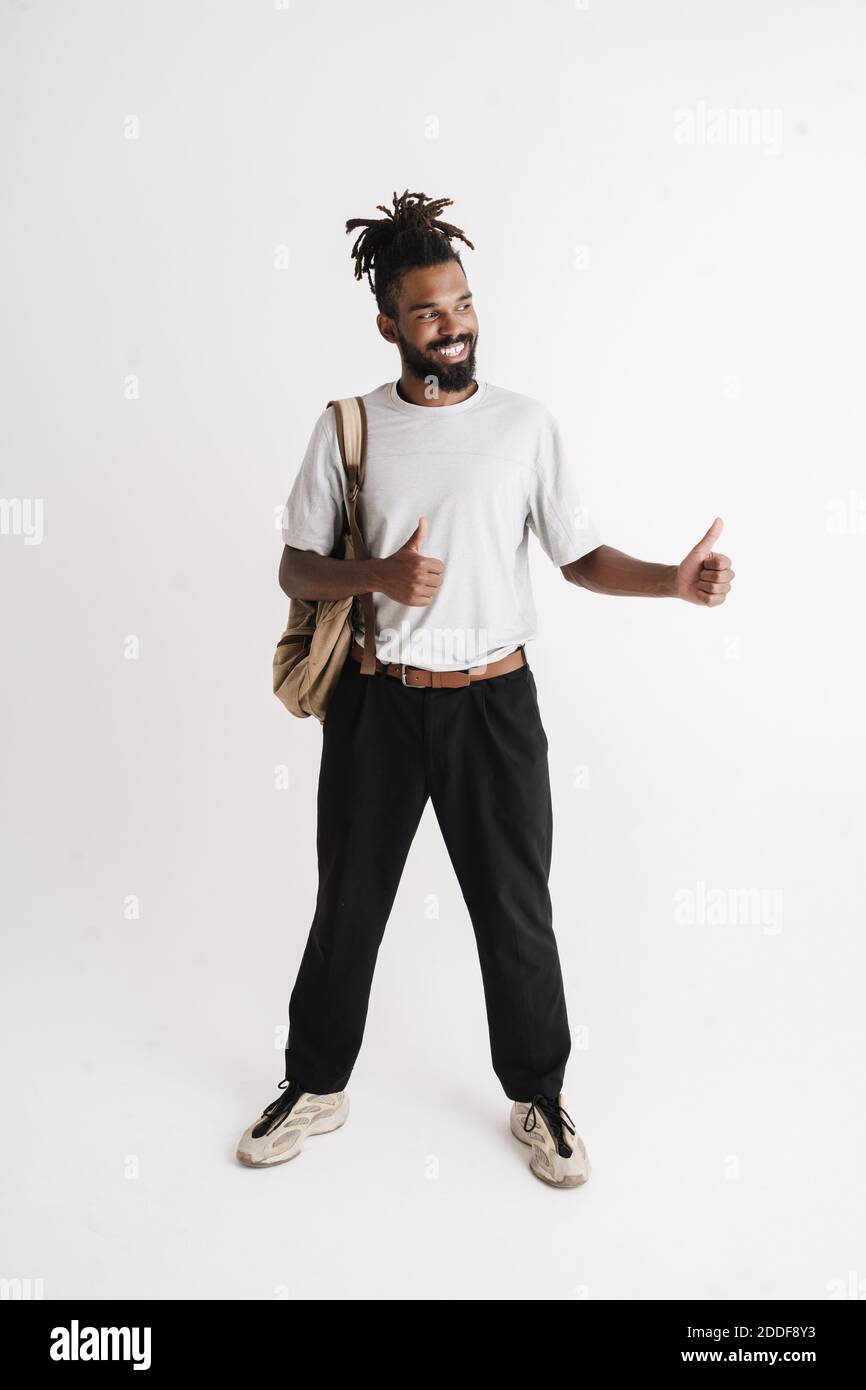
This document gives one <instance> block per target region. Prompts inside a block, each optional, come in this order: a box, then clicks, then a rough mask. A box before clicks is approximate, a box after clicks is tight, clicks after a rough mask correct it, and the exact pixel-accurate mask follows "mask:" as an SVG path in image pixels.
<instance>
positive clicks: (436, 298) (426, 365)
mask: <svg viewBox="0 0 866 1390" xmlns="http://www.w3.org/2000/svg"><path fill="white" fill-rule="evenodd" d="M376 322H377V323H378V325H379V332H380V333H381V334H382V336H383V337H384V338H386V339H387V340H388V342H389V343H397V344H399V347H400V355H401V357H402V359H403V363H404V365H405V367H406V370H407V371H409V372H411V374H412V375H413V376H415V377H417V378H418V380H419V381H427V380H428V379H429V378H430V377H434V378H435V379H436V381H437V382H438V387H439V390H440V391H463V390H465V389H466V387H467V386H471V385H472V382H473V381H474V380H475V345H476V343H477V341H478V318H477V315H476V313H475V310H474V308H473V306H472V296H471V294H470V291H469V286H468V285H467V283H466V276H465V275H464V274H463V271H462V270H461V268H460V266H459V265H458V264H457V262H456V261H444V262H443V263H442V265H433V266H427V267H425V268H419V269H417V270H409V271H407V272H406V274H405V275H404V276H403V282H402V285H401V287H400V295H399V300H398V315H397V319H396V321H395V320H394V319H392V318H389V317H388V316H387V315H385V314H379V316H378V317H377V319H376ZM443 348H444V349H449V350H447V351H444V352H443V351H441V349H443ZM455 349H456V351H455Z"/></svg>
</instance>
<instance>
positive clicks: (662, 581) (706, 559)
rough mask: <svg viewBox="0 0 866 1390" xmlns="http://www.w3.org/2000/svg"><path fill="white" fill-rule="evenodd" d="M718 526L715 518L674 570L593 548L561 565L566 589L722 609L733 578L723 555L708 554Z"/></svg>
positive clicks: (606, 547)
mask: <svg viewBox="0 0 866 1390" xmlns="http://www.w3.org/2000/svg"><path fill="white" fill-rule="evenodd" d="M723 524H724V523H723V522H722V519H721V517H718V516H717V517H716V519H715V521H714V522H713V524H712V526H711V527H710V529H709V531H707V533H706V535H705V536H703V537H702V538H701V539H700V540H699V541H698V543H697V545H696V546H694V547H693V548H692V549H691V550H690V551H689V553H688V555H686V557H685V559H683V560H681V561H680V563H679V564H678V565H656V564H652V563H651V562H650V561H648V560H636V559H635V558H634V556H632V555H625V554H624V553H623V552H622V551H621V550H614V549H613V548H612V546H609V545H599V546H596V548H595V550H590V551H589V552H588V553H587V554H586V555H583V556H581V558H580V559H579V560H572V561H571V563H570V564H567V565H561V566H560V568H561V570H562V573H563V575H564V576H565V578H566V579H567V580H568V582H569V583H570V584H577V585H579V586H580V588H582V589H589V590H591V591H592V592H593V593H595V594H618V595H622V596H624V597H629V598H641V597H646V598H682V599H685V600H686V601H687V602H688V603H700V604H703V606H704V607H705V608H715V607H717V606H718V605H719V604H720V603H724V601H725V599H726V598H727V596H728V592H729V590H730V587H731V582H732V580H733V578H734V571H733V570H732V569H731V562H730V560H729V558H728V556H727V555H722V554H721V553H720V552H719V551H718V550H714V549H713V545H714V544H715V542H716V540H717V539H718V537H719V536H720V535H721V532H722V526H723Z"/></svg>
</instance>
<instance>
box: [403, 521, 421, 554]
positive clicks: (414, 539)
mask: <svg viewBox="0 0 866 1390" xmlns="http://www.w3.org/2000/svg"><path fill="white" fill-rule="evenodd" d="M426 535H427V518H426V516H422V517H419V518H418V525H417V526H416V527H415V530H414V531H413V532H412V535H411V536H410V537H409V539H408V541H407V542H406V544H405V545H404V546H403V549H404V550H418V551H420V549H421V546H422V545H423V544H424V537H425V536H426Z"/></svg>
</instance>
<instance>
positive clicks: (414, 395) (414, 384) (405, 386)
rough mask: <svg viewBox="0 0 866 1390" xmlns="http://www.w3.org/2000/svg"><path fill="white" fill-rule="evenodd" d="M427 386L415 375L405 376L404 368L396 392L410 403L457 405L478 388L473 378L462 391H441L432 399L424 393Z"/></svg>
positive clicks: (472, 394)
mask: <svg viewBox="0 0 866 1390" xmlns="http://www.w3.org/2000/svg"><path fill="white" fill-rule="evenodd" d="M426 390H427V387H426V385H425V383H424V382H423V381H419V380H418V378H417V377H414V376H407V374H406V372H405V370H404V371H403V373H402V375H401V376H400V379H399V381H398V382H397V394H398V396H400V397H402V399H403V400H404V401H408V402H409V403H410V405H432V406H437V405H459V403H460V401H465V400H468V398H469V397H470V396H474V395H475V392H476V391H477V390H478V382H477V381H475V380H473V381H471V382H470V383H469V385H468V386H466V387H464V389H463V390H462V391H442V390H440V392H439V394H438V396H435V397H434V398H433V399H432V400H431V399H430V397H429V396H427V395H425V392H426Z"/></svg>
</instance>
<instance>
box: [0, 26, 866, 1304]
mask: <svg viewBox="0 0 866 1390" xmlns="http://www.w3.org/2000/svg"><path fill="white" fill-rule="evenodd" d="M864 39H866V14H864V11H863V8H862V6H859V5H857V4H856V3H848V4H846V3H841V4H837V5H835V6H834V7H833V8H832V10H828V9H827V8H826V7H825V6H822V5H821V4H819V3H817V0H810V3H804V0H799V3H796V2H795V3H791V2H790V0H788V2H787V3H781V0H765V3H762V4H759V5H758V6H755V5H754V4H747V3H745V0H737V2H736V3H732V4H729V5H725V6H718V5H713V4H708V3H696V4H691V5H683V4H678V3H673V0H663V3H660V4H657V5H653V6H646V5H642V4H640V3H638V0H628V3H626V2H625V0H623V2H622V3H618V4H616V3H603V0H590V3H587V4H572V3H566V2H565V0H561V2H560V0H556V2H555V3H554V0H541V2H539V0H536V2H535V3H532V4H528V3H527V4H515V3H501V2H500V0H497V3H492V0H483V2H480V3H472V4H457V3H453V2H452V0H442V2H441V3H439V4H438V5H436V6H435V7H433V8H432V9H431V7H429V6H426V5H421V4H419V3H397V0H369V3H366V4H365V5H363V6H354V5H350V4H348V3H312V2H310V3H285V4H283V3H278V4H276V5H275V4H274V3H272V2H271V3H268V2H267V0H261V2H260V3H252V0H251V2H250V3H242V2H241V0H236V2H235V3H230V0H222V2H221V3H211V4H208V5H207V6H202V5H199V4H194V3H188V2H186V3H168V0H159V3H153V4H148V5H145V6H142V5H135V4H130V3H127V2H126V0H122V2H121V3H117V0H111V2H109V0H93V2H92V3H84V2H83V0H82V2H81V3H69V4H61V3H56V2H55V3H37V0H11V2H10V3H8V4H7V5H6V6H5V7H4V9H3V11H2V15H0V41H2V78H3V80H2V83H0V102H2V122H3V130H4V141H3V177H2V186H3V198H4V203H5V205H6V207H5V216H4V224H5V234H4V254H3V257H2V262H0V273H2V278H3V292H4V293H3V297H4V301H5V312H4V315H3V317H4V326H5V332H4V336H3V360H2V374H3V384H4V392H3V395H4V406H3V423H2V489H0V493H2V499H3V502H2V518H3V533H2V536H0V565H2V592H3V595H4V603H3V639H4V640H3V663H4V665H3V680H2V685H0V698H2V709H3V715H4V721H3V726H4V729H5V730H6V749H5V754H4V759H3V789H4V795H3V824H2V832H3V833H2V845H3V875H2V882H3V915H4V954H5V960H6V967H7V968H6V969H5V970H4V997H3V1008H2V1018H3V1025H4V1033H5V1038H4V1047H5V1055H6V1058H7V1062H8V1063H9V1064H10V1065H9V1066H8V1067H7V1070H6V1088H5V1101H4V1117H5V1118H4V1126H5V1134H4V1142H3V1145H2V1153H3V1167H4V1170H5V1171H4V1174H3V1183H2V1190H3V1201H4V1206H5V1207H6V1208H7V1210H6V1212H5V1213H4V1220H3V1226H4V1230H5V1239H4V1253H3V1261H2V1264H3V1267H2V1269H0V1274H2V1275H3V1276H4V1277H5V1278H12V1279H15V1278H17V1279H28V1278H29V1279H33V1280H37V1281H41V1284H40V1285H39V1287H41V1289H42V1290H43V1296H44V1297H46V1298H59V1297H65V1296H73V1295H78V1296H86V1297H97V1298H103V1297H117V1296H119V1297H123V1298H136V1297H158V1298H196V1297H206V1298H217V1297H229V1298H271V1297H275V1296H277V1297H279V1296H285V1297H289V1298H302V1299H303V1298H311V1297H321V1298H355V1297H359V1296H364V1297H374V1298H388V1297H403V1298H429V1297H435V1298H472V1299H474V1298H508V1299H510V1298H532V1299H534V1298H553V1299H560V1298H591V1299H608V1298H615V1299H646V1298H679V1297H694V1298H715V1297H722V1298H734V1297H741V1298H753V1299H762V1298H768V1297H780V1298H807V1299H816V1298H817V1299H823V1298H830V1297H839V1296H847V1297H850V1296H857V1297H863V1296H864V1294H866V1249H864V1234H866V1222H864V1212H863V1205H862V1200H861V1177H862V1168H863V1158H864V1118H863V1107H862V1105H861V1104H860V1094H861V1090H862V1081H861V1078H862V1070H863V1060H864V1033H866V1026H864V1019H863V1012H862V1007H861V996H862V978H863V967H864V958H866V948H864V938H863V911H862V858H861V855H862V849H861V840H862V812H861V794H862V785H863V769H864V759H863V748H864V722H863V697H864V668H863V619H862V597H861V595H862V574H863V566H864V557H866V478H864V465H863V458H864V432H866V419H864V404H863V402H864V396H863V391H862V376H863V365H864V363H863V332H862V323H863V317H864V307H866V306H864V277H863V272H862V248H863V246H864V244H866V192H864V143H866V109H864V108H866V100H864V95H863V88H862V72H861V68H862V52H863V44H864ZM405 188H409V189H412V190H421V191H424V192H426V193H427V194H428V195H429V196H431V197H439V196H448V197H451V198H453V199H454V205H453V207H452V208H451V209H449V210H448V213H447V216H448V219H449V220H452V221H454V222H456V223H457V225H458V226H460V227H462V228H464V229H465V231H466V233H467V235H468V236H469V237H470V239H471V240H472V241H473V242H474V243H475V247H476V249H475V251H474V252H472V251H468V250H464V251H463V260H464V264H465V266H466V269H467V273H468V277H469V282H470V285H471V287H472V289H473V291H474V294H475V297H476V305H477V309H478V312H479V327H480V336H479V347H478V372H479V375H480V376H483V377H485V378H487V379H488V380H491V381H493V382H495V383H497V384H499V385H502V386H505V387H508V388H511V389H513V390H517V391H521V392H524V393H525V394H528V395H531V396H535V397H538V398H539V399H541V400H543V401H544V402H545V404H546V405H547V406H548V407H549V408H550V409H551V410H552V411H553V412H554V414H555V415H556V416H557V417H558V419H559V420H560V423H561V424H562V427H563V430H564V434H565V438H566V441H567V443H568V446H569V448H570V451H571V454H572V456H573V458H574V460H575V464H576V467H577V469H578V472H579V476H580V479H581V481H582V485H583V488H584V490H585V492H586V494H587V497H588V500H589V502H590V504H591V506H592V508H593V511H594V514H595V516H596V517H597V519H598V522H599V525H600V527H601V530H602V533H603V535H604V539H605V541H606V542H607V543H608V544H610V545H613V546H616V547H618V548H619V549H622V550H625V551H627V552H629V553H631V554H634V555H638V556H640V557H642V558H644V559H649V560H659V561H664V562H674V561H677V560H679V559H680V558H682V556H683V555H684V554H685V552H686V551H687V550H688V549H689V548H690V547H691V546H692V545H693V544H694V543H695V541H697V540H698V538H699V537H700V536H701V535H702V534H703V532H704V531H705V530H706V529H707V527H708V526H709V525H710V523H711V522H712V520H713V518H714V516H716V515H719V516H721V517H722V518H723V519H724V522H725V529H724V531H723V534H722V537H721V539H720V542H719V546H720V548H721V549H723V550H724V552H725V553H726V554H728V555H730V556H731V557H732V560H733V565H734V568H735V570H736V574H737V578H736V580H735V583H734V586H733V590H732V593H731V595H730V597H729V599H728V601H727V602H726V603H725V604H724V605H723V606H721V607H720V608H717V609H714V610H711V611H704V610H700V609H698V608H695V607H692V606H691V605H686V604H681V603H676V602H674V601H669V600H664V601H654V600H649V599H614V598H609V597H602V596H597V595H592V594H589V593H586V592H584V591H578V590H576V589H574V588H572V587H571V586H569V585H567V584H566V583H565V582H564V581H563V580H562V578H561V576H560V574H559V572H558V571H557V570H555V569H554V568H553V567H552V566H551V565H550V563H549V562H548V561H547V559H546V557H545V556H544V554H543V553H542V552H541V550H540V549H539V548H538V546H537V544H536V542H535V541H534V540H533V541H532V547H533V551H532V565H533V577H534V584H535V595H536V603H537V608H538V613H539V619H540V636H539V640H538V641H537V642H535V643H534V644H532V646H531V647H530V649H529V658H530V661H531V663H532V665H533V668H534V670H535V673H536V679H537V683H538V690H539V701H540V707H541V711H542V716H543V719H544V722H545V726H546V729H547V733H548V738H549V743H550V767H551V781H552V789H553V798H554V822H555V837H556V838H555V846H554V862H553V873H552V878H551V891H552V894H553V900H554V909H555V925H556V931H557V938H558V942H559V948H560V953H561V956H562V961H563V970H564V975H565V981H566V991H567V999H568V1007H569V1016H570V1021H571V1027H572V1035H573V1040H574V1046H573V1051H572V1056H571V1061H570V1064H569V1069H568V1074H567V1077H566V1096H567V1099H568V1101H569V1102H570V1104H569V1109H570V1113H572V1114H573V1115H574V1118H575V1119H576V1121H577V1123H578V1127H579V1130H580V1132H581V1133H582V1134H583V1136H584V1138H585V1140H586V1142H587V1146H588V1148H589V1152H590V1155H591V1158H592V1160H593V1166H594V1172H593V1177H592V1180H591V1182H590V1183H589V1184H588V1185H587V1186H586V1187H585V1188H583V1189H581V1190H580V1191H578V1192H576V1193H573V1194H572V1195H571V1197H570V1198H569V1199H568V1200H567V1201H566V1200H564V1199H559V1198H552V1196H551V1194H550V1193H549V1192H548V1191H547V1190H546V1189H544V1188H543V1186H542V1185H541V1184H539V1183H537V1182H535V1181H534V1180H532V1179H531V1176H530V1175H529V1174H528V1172H527V1173H524V1168H525V1166H526V1157H527V1155H526V1152H525V1151H523V1150H520V1151H518V1149H519V1146H517V1145H516V1144H514V1143H513V1141H512V1140H511V1138H510V1136H509V1134H508V1130H507V1110H508V1102H507V1101H506V1099H505V1097H504V1096H503V1095H502V1093H501V1091H500V1088H499V1084H498V1082H497V1080H496V1078H495V1076H494V1074H493V1072H492V1068H491V1066H490V1056H489V1045H488V1040H487V1027H486V1019H485V1014H484V1003H483V995H482V989H481V979H480V974H479V970H478V962H477V956H476V952H475V945H474V939H473V936H472V931H471V925H470V922H469V919H468V915H467V913H466V910H465V907H464V905H463V902H462V899H461V897H460V892H459V889H458V886H457V883H456V880H455V878H454V875H453V871H452V869H451V866H450V863H449V861H448V858H447V855H446V852H445V850H444V846H443V845H442V841H441V838H440V836H439V831H438V826H437V823H436V821H435V817H434V815H433V812H432V808H431V807H430V806H429V805H428V809H427V812H426V813H425V817H424V820H423V822H422V825H421V828H420V830H419V833H418V836H417V839H416V841H415V844H414V846H413V849H412V852H411V854H410V858H409V862H408V865H407V868H406V872H405V875H404V878H403V881H402V884H401V888H400V891H399V894H398V898H397V901H396V903H395V907H394V911H393V914H392V917H391V920H390V922H389V925H388V929H387V932H386V935H385V940H384V943H383V946H382V950H381V952H380V956H379V965H378V970H377V974H376V978H375V981H374V986H373V993H372V998H371V1007H370V1014H369V1018H368V1025H367V1033H366V1038H365V1043H364V1047H363V1050H362V1052H361V1056H360V1058H359V1061H358V1064H357V1067H356V1070H355V1073H354V1075H353V1078H352V1082H351V1083H350V1094H351V1097H352V1103H353V1112H352V1116H351V1120H350V1123H349V1124H348V1125H347V1126H346V1127H345V1128H344V1129H343V1130H341V1131H340V1132H339V1134H337V1135H334V1136H333V1137H332V1138H331V1139H329V1140H327V1141H321V1140H320V1141H315V1140H314V1141H313V1142H312V1144H311V1145H310V1146H309V1148H308V1149H307V1150H305V1152H304V1154H303V1155H302V1156H301V1158H300V1160H299V1161H297V1162H295V1163H292V1164H289V1165H287V1166H286V1167H284V1168H280V1169H278V1170H276V1172H275V1173H274V1174H272V1177H271V1179H270V1180H265V1181H264V1182H262V1181H261V1179H260V1175H259V1174H253V1173H251V1172H249V1171H248V1170H245V1169H242V1168H241V1167H240V1165H238V1164H237V1163H236V1162H235V1161H234V1147H235V1143H236V1141H237V1138H238V1137H239V1135H240V1133H241V1132H242V1130H243V1129H244V1128H245V1127H246V1125H247V1124H249V1123H250V1122H251V1121H252V1119H253V1118H254V1116H255V1115H256V1114H258V1112H259V1111H260V1110H261V1109H262V1108H263V1106H264V1105H265V1104H266V1103H267V1102H268V1101H269V1100H271V1099H273V1097H274V1096H275V1095H276V1094H277V1093H278V1092H277V1082H278V1081H279V1080H280V1078H281V1077H282V1066H283V1057H282V1046H283V1043H284V1037H283V1036H282V1035H281V1033H280V1030H281V1029H283V1028H284V1027H285V1024H286V1022H287V1005H288V997H289V993H290V990H291V986H292V984H293V981H294V977H295V972H296V970H297V967H298V964H299V962H300V957H301V953H302V950H303V945H304V942H305V940H306V935H307V931H308V928H309V924H310V920H311V917H312V912H313V907H314V901H315V887H316V877H315V787H316V776H317V771H318V758H319V750H320V744H321V733H320V730H319V728H318V726H317V725H315V724H314V723H313V722H311V721H308V722H305V723H302V722H300V721H295V720H292V719H291V717H290V716H289V715H288V714H287V713H286V711H285V710H284V709H283V708H282V707H281V706H280V705H279V703H278V702H277V701H276V700H275V699H274V697H273V695H272V693H271V688H270V660H271V656H272V653H273V648H274V645H275V642H276V639H277V637H278V635H279V633H280V631H281V629H282V626H283V623H284V621H285V616H286V611H287V606H288V601H287V600H286V599H285V598H284V596H283V595H282V594H281V592H280V590H279V588H278V585H277V567H278V562H279V557H280V550H281V541H280V537H279V529H278V528H279V513H280V510H281V508H282V505H283V503H284V501H285V498H286V496H287V494H288V491H289V488H290V486H291V483H292V480H293V478H294V475H295V472H296V470H297V467H298V465H299V463H300V459H301V456H302V453H303V448H304V446H305V444H306V440H307V438H308V436H309V433H310V430H311V428H312V425H313V422H314V421H315V419H316V417H317V415H318V414H319V412H320V411H321V410H322V409H323V407H324V405H325V403H326V401H327V400H328V399H330V398H332V397H334V396H338V395H348V394H358V393H363V392H365V391H368V390H371V389H372V388H373V387H375V386H377V385H378V384H380V383H381V382H383V381H386V380H392V379H394V378H395V377H396V376H397V375H398V374H399V362H398V359H397V356H396V354H395V353H394V351H393V350H392V349H390V348H389V347H388V346H387V345H386V344H385V343H384V342H382V341H381V339H380V338H379V336H378V334H377V332H376V328H375V313H376V306H375V301H374V299H373V296H372V294H371V293H370V290H369V287H368V285H367V282H366V280H365V281H363V282H360V283H359V282H356V281H355V280H354V278H353V266H352V262H351V260H350V257H349V250H350V246H351V243H352V240H353V239H354V237H349V236H347V235H346V233H345V231H344V224H345V221H346V219H347V218H349V217H354V216H374V215H376V213H375V208H376V205H377V204H378V203H382V202H388V203H389V202H390V199H391V196H392V193H393V192H394V191H396V192H400V191H402V190H403V189H405ZM383 774H384V775H387V769H383ZM278 1189H279V1190H278ZM530 1231H531V1237H532V1238H531V1240H528V1238H527V1232H530ZM299 1252H301V1257H300V1258H299Z"/></svg>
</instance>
